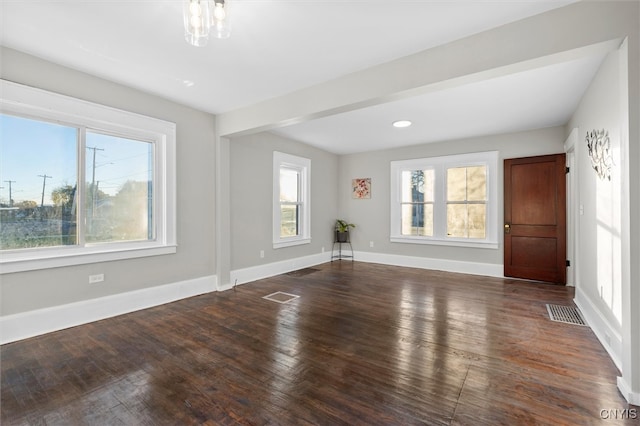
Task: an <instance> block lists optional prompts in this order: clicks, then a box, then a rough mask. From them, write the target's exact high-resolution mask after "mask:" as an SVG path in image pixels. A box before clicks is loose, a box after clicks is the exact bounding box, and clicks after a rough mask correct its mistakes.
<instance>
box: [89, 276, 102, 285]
mask: <svg viewBox="0 0 640 426" xmlns="http://www.w3.org/2000/svg"><path fill="white" fill-rule="evenodd" d="M102 281H104V274H96V275H89V284H95V283H101V282H102Z"/></svg>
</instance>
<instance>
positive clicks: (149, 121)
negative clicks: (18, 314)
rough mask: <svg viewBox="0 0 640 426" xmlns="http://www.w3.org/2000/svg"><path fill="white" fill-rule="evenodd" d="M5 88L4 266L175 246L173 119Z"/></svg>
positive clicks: (0, 236)
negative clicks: (168, 120)
mask: <svg viewBox="0 0 640 426" xmlns="http://www.w3.org/2000/svg"><path fill="white" fill-rule="evenodd" d="M0 84H1V89H2V98H1V99H0V107H1V110H0V154H1V155H0V262H1V264H2V271H3V272H18V271H26V270H33V269H42V268H49V267H57V266H67V265H73V264H81V263H89V262H100V261H108V260H117V259H126V258H131V257H142V256H150V255H157V254H167V253H174V252H175V251H176V249H175V245H176V243H175V124H173V123H169V122H166V121H162V120H158V119H155V118H150V117H145V116H141V115H138V114H134V113H129V112H126V111H122V110H117V109H114V108H110V107H106V106H102V105H98V104H94V103H90V102H86V101H82V100H79V99H75V98H71V97H67V96H62V95H59V94H56V93H51V92H47V91H44V90H39V89H35V88H31V87H27V86H22V85H19V84H15V83H11V82H7V81H0Z"/></svg>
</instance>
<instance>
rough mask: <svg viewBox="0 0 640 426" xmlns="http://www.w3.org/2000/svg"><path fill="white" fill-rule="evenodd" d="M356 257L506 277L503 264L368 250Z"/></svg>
mask: <svg viewBox="0 0 640 426" xmlns="http://www.w3.org/2000/svg"><path fill="white" fill-rule="evenodd" d="M354 257H355V259H356V260H357V261H358V262H369V263H381V264H383V265H393V266H406V267H408V268H419V269H429V270H434V271H445V272H457V273H461V274H471V275H482V276H487V277H496V278H504V266H503V265H502V264H492V263H479V262H465V261H460V260H449V259H434V258H429V257H416V256H402V255H397V254H386V253H372V252H367V251H358V252H356V253H355V254H354Z"/></svg>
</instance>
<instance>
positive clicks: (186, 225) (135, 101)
mask: <svg viewBox="0 0 640 426" xmlns="http://www.w3.org/2000/svg"><path fill="white" fill-rule="evenodd" d="M1 49H2V50H0V54H1V55H2V57H1V59H2V67H1V74H0V76H1V78H3V79H5V80H9V81H13V82H16V83H21V84H25V85H28V86H33V87H38V88H41V89H45V90H49V91H52V92H57V93H61V94H64V95H69V96H73V97H75V98H79V99H84V100H87V101H91V102H95V103H99V104H102V105H107V106H111V107H115V108H120V109H123V110H127V111H131V112H135V113H140V114H144V115H147V116H151V117H156V118H159V119H163V120H167V121H171V122H174V123H176V125H177V126H176V127H177V241H178V249H177V253H176V254H173V255H165V256H154V257H147V258H140V259H132V260H124V261H114V262H106V263H97V264H87V265H79V266H72V267H64V268H55V269H46V270H39V271H32V272H20V273H14V274H4V275H1V276H0V293H1V294H2V299H1V302H0V314H1V315H10V314H16V313H20V312H25V311H30V310H34V309H41V308H46V307H51V306H58V305H63V304H67V303H71V302H78V301H82V300H88V299H93V298H97V297H102V296H107V295H113V294H118V293H124V292H128V291H132V290H138V289H143V288H148V287H153V286H158V285H162V284H168V283H174V282H179V281H184V280H188V279H194V278H199V277H205V276H211V275H214V274H215V247H214V236H215V235H214V218H215V217H214V193H213V190H212V189H211V188H212V187H213V186H212V185H213V184H214V183H215V174H214V168H213V167H212V164H214V163H215V156H214V154H215V149H214V137H215V125H214V117H213V116H212V115H210V114H206V113H203V112H200V111H197V110H194V109H191V108H188V107H184V106H181V105H178V104H176V103H173V102H171V101H168V100H166V99H162V98H159V97H157V96H152V95H149V94H146V93H143V92H140V91H137V90H134V89H131V88H128V87H124V86H121V85H119V84H116V83H113V82H109V81H106V80H102V79H100V78H97V77H93V76H90V75H88V74H84V73H82V72H78V71H75V70H71V69H68V68H65V67H61V66H58V65H54V64H52V63H49V62H47V61H44V60H41V59H37V58H34V57H32V56H29V55H26V54H23V53H19V52H16V51H14V50H11V49H6V48H1ZM98 273H104V274H105V281H104V282H103V283H100V284H98V285H96V284H92V285H89V284H88V276H89V275H90V274H98Z"/></svg>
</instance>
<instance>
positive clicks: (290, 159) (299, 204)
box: [273, 151, 311, 248]
mask: <svg viewBox="0 0 640 426" xmlns="http://www.w3.org/2000/svg"><path fill="white" fill-rule="evenodd" d="M310 173H311V160H309V159H308V158H303V157H298V156H295V155H290V154H285V153H282V152H278V151H274V152H273V248H281V247H288V246H293V245H298V244H308V243H309V242H311V234H310V217H311V211H310V210H311V209H310V202H309V200H310V193H309V192H310Z"/></svg>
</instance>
